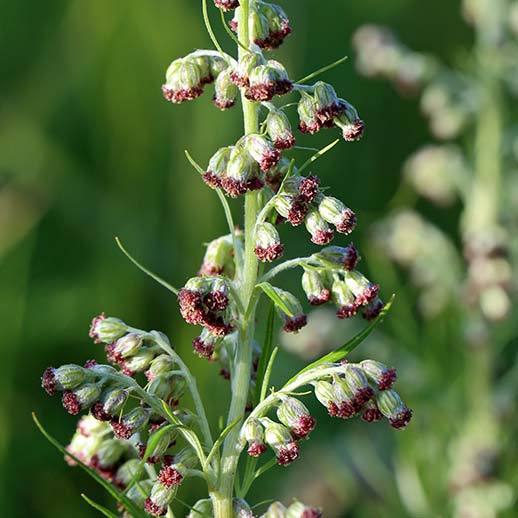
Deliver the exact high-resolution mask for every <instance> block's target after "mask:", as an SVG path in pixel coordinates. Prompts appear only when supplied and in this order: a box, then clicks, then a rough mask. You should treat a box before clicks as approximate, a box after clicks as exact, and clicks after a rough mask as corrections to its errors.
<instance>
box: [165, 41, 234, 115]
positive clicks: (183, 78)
mask: <svg viewBox="0 0 518 518" xmlns="http://www.w3.org/2000/svg"><path fill="white" fill-rule="evenodd" d="M227 68H228V64H227V63H226V62H225V60H224V59H223V58H221V57H220V56H214V55H212V54H209V53H203V52H202V51H197V52H193V53H192V54H189V55H188V56H186V57H184V58H179V59H175V60H174V61H173V62H172V63H171V65H169V68H168V69H167V71H166V74H165V77H166V82H165V84H164V85H162V93H163V95H164V98H165V99H166V100H167V101H170V102H172V103H182V102H184V101H192V100H193V99H196V98H197V97H200V95H202V94H203V88H204V86H205V85H207V84H210V83H212V82H214V80H216V79H217V78H218V77H219V75H220V74H221V73H222V72H224V71H225V70H226V69H227ZM220 86H221V85H220ZM216 95H218V93H217V94H216ZM218 107H220V106H219V105H218Z"/></svg>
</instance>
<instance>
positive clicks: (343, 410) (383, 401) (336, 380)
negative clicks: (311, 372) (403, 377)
mask: <svg viewBox="0 0 518 518" xmlns="http://www.w3.org/2000/svg"><path fill="white" fill-rule="evenodd" d="M395 381H396V371H395V370H394V369H390V368H388V367H386V366H385V365H383V364H382V363H380V362H377V361H374V360H364V361H362V362H361V363H359V364H349V363H346V364H344V365H343V367H342V368H341V369H340V370H339V371H338V372H337V373H335V374H333V375H332V376H330V377H329V378H327V379H325V378H324V379H318V380H316V381H314V382H313V383H312V384H313V386H314V389H315V396H316V398H317V399H318V400H319V401H320V403H322V404H323V405H324V406H325V407H326V408H327V411H328V412H329V415H331V416H333V417H340V418H342V419H350V418H351V417H354V416H355V415H358V414H361V415H362V418H363V419H364V420H365V421H367V422H374V421H379V420H380V419H381V418H382V417H386V418H387V419H388V421H389V423H390V425H391V426H392V427H393V428H396V429H401V428H404V427H406V425H407V424H408V423H409V422H410V419H411V418H412V411H411V410H410V409H408V408H407V407H406V406H405V404H404V403H403V402H402V401H401V398H400V397H399V395H398V393H397V392H395V391H394V390H393V389H392V386H393V385H394V382H395Z"/></svg>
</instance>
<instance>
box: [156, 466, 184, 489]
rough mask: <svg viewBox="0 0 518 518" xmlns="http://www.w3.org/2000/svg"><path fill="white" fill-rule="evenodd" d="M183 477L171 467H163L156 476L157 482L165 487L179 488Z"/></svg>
mask: <svg viewBox="0 0 518 518" xmlns="http://www.w3.org/2000/svg"><path fill="white" fill-rule="evenodd" d="M182 480H183V475H182V474H181V473H180V472H179V471H178V470H177V469H176V468H175V467H173V466H164V467H163V468H162V469H161V470H160V473H159V474H158V481H159V482H160V483H161V484H163V485H164V486H165V487H173V486H179V485H180V484H181V483H182Z"/></svg>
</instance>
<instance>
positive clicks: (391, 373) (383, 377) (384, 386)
mask: <svg viewBox="0 0 518 518" xmlns="http://www.w3.org/2000/svg"><path fill="white" fill-rule="evenodd" d="M360 367H361V368H362V370H363V372H365V374H366V375H367V377H368V378H369V379H370V380H371V381H372V382H373V383H375V384H376V386H377V387H378V389H379V390H388V389H390V388H392V385H393V384H394V383H395V381H396V378H397V373H396V369H389V368H388V367H387V366H386V365H384V364H383V363H381V362H377V361H375V360H363V361H362V362H360Z"/></svg>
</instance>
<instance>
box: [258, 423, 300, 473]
mask: <svg viewBox="0 0 518 518" xmlns="http://www.w3.org/2000/svg"><path fill="white" fill-rule="evenodd" d="M261 423H262V424H263V425H264V427H265V431H264V438H265V441H266V443H267V444H268V446H270V447H271V448H272V449H273V450H274V452H275V455H276V457H277V462H278V464H280V465H281V466H287V465H288V464H291V463H292V462H293V461H294V460H296V459H297V458H298V456H299V446H298V444H297V443H296V442H295V441H294V440H293V437H292V436H291V433H290V431H289V430H288V428H286V427H285V426H284V425H282V424H279V423H275V422H274V421H272V420H271V419H268V418H263V419H261Z"/></svg>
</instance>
